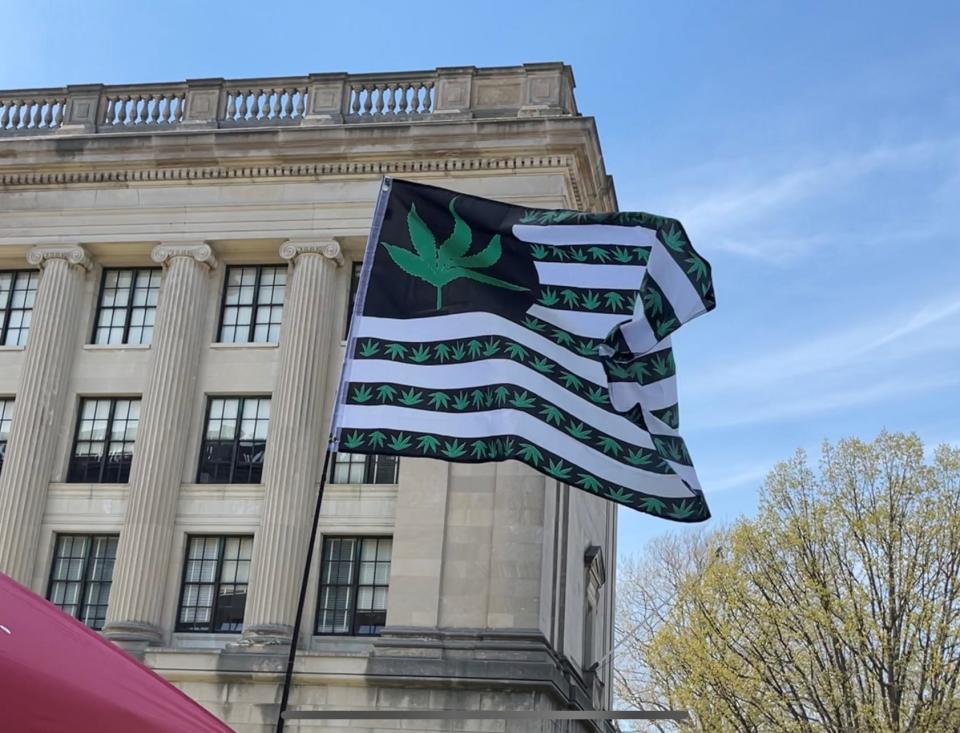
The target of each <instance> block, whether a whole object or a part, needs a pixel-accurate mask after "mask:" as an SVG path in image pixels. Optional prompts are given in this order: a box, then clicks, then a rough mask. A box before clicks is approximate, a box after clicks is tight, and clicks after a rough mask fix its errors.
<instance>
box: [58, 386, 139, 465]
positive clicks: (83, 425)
mask: <svg viewBox="0 0 960 733" xmlns="http://www.w3.org/2000/svg"><path fill="white" fill-rule="evenodd" d="M139 419H140V400H138V399H130V398H126V397H121V398H115V397H107V398H103V399H92V398H91V399H84V400H81V402H80V410H79V414H78V416H77V434H76V438H75V440H74V442H73V455H72V456H71V458H70V468H69V470H68V471H67V481H69V482H72V483H88V482H89V483H98V484H124V483H126V482H127V480H128V479H129V478H130V464H131V463H132V462H133V444H134V442H135V441H136V439H137V423H138V421H139Z"/></svg>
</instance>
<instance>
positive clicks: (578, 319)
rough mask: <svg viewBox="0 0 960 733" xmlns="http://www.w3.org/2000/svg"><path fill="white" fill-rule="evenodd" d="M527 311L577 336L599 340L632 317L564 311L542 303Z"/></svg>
mask: <svg viewBox="0 0 960 733" xmlns="http://www.w3.org/2000/svg"><path fill="white" fill-rule="evenodd" d="M527 313H529V314H530V315H531V316H534V317H536V318H539V319H540V320H542V321H546V322H547V323H550V324H553V325H554V326H557V327H558V328H562V329H564V330H565V331H569V332H570V333H573V334H576V335H577V336H585V337H588V338H595V339H600V340H603V339H605V338H606V337H607V335H608V334H609V333H610V332H611V331H612V330H613V329H614V328H616V327H617V326H619V325H620V324H621V323H623V322H625V321H629V320H631V318H632V316H629V315H626V314H617V313H589V312H586V311H565V310H560V309H559V308H545V307H544V306H542V305H532V306H530V308H528V309H527Z"/></svg>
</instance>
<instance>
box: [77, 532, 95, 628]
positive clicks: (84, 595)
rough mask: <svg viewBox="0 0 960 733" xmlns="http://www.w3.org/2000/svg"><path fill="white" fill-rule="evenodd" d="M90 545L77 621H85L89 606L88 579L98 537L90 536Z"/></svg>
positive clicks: (82, 581) (84, 563) (84, 568)
mask: <svg viewBox="0 0 960 733" xmlns="http://www.w3.org/2000/svg"><path fill="white" fill-rule="evenodd" d="M87 539H88V540H89V542H90V544H89V545H88V546H87V556H86V558H84V561H83V575H82V576H81V578H80V603H78V604H77V620H79V621H83V612H84V611H85V610H86V606H87V600H86V599H87V578H88V577H89V575H90V562H91V559H92V558H93V546H94V544H95V543H96V539H97V537H96V535H88V536H87Z"/></svg>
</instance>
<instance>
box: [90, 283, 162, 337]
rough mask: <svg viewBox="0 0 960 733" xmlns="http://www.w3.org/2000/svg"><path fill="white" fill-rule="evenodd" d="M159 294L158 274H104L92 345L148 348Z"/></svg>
mask: <svg viewBox="0 0 960 733" xmlns="http://www.w3.org/2000/svg"><path fill="white" fill-rule="evenodd" d="M159 293H160V270H159V269H158V268H144V269H138V270H104V271H103V281H102V282H101V284H100V303H99V305H98V306H97V319H96V325H95V327H94V330H93V343H95V344H149V343H150V342H151V341H152V340H153V324H154V320H155V319H156V315H157V296H158V295H159Z"/></svg>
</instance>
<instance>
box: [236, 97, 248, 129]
mask: <svg viewBox="0 0 960 733" xmlns="http://www.w3.org/2000/svg"><path fill="white" fill-rule="evenodd" d="M237 94H238V95H239V97H240V104H239V106H238V107H237V120H238V121H241V122H242V121H243V120H245V119H247V90H245V89H244V90H239V89H238V90H237Z"/></svg>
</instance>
